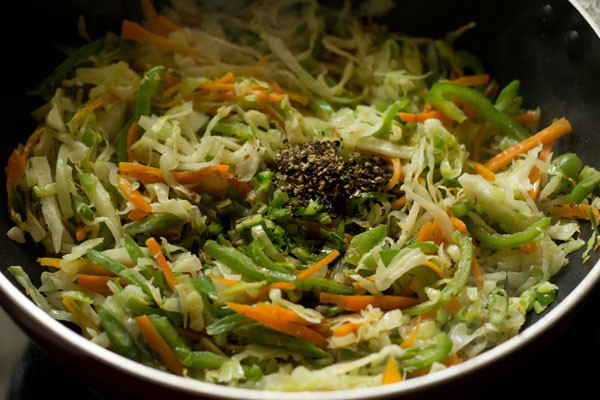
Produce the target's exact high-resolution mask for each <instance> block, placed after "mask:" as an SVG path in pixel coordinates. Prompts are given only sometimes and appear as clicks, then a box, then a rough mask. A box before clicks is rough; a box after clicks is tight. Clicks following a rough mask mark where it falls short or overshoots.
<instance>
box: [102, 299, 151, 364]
mask: <svg viewBox="0 0 600 400" xmlns="http://www.w3.org/2000/svg"><path fill="white" fill-rule="evenodd" d="M98 316H100V324H101V325H102V328H104V332H106V336H108V340H109V341H110V344H111V346H112V347H113V348H114V349H115V350H116V351H117V353H119V354H121V355H123V356H125V357H127V358H129V359H132V360H139V359H140V354H141V353H140V349H139V348H138V346H137V344H136V343H135V340H134V339H133V337H132V336H131V334H130V333H129V332H128V331H127V329H126V328H125V326H124V325H123V324H122V323H121V321H119V320H118V319H117V318H116V317H115V316H114V315H113V314H112V313H111V312H110V311H108V310H106V309H105V308H104V307H102V306H101V307H99V308H98Z"/></svg>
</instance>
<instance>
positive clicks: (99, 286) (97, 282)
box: [77, 274, 115, 296]
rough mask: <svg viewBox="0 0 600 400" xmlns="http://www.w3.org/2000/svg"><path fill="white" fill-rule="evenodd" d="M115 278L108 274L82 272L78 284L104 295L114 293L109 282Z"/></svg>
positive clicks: (78, 277)
mask: <svg viewBox="0 0 600 400" xmlns="http://www.w3.org/2000/svg"><path fill="white" fill-rule="evenodd" d="M114 279H115V278H113V277H110V276H107V275H86V274H80V275H78V276H77V285H79V286H81V287H82V288H84V289H87V290H89V291H92V292H96V293H99V294H101V295H103V296H109V295H111V294H112V291H111V290H110V288H109V287H108V285H107V284H108V282H110V281H112V280H114Z"/></svg>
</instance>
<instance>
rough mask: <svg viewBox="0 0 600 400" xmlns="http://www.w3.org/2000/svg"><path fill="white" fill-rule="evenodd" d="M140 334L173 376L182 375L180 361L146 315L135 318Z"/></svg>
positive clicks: (182, 368)
mask: <svg viewBox="0 0 600 400" xmlns="http://www.w3.org/2000/svg"><path fill="white" fill-rule="evenodd" d="M135 322H137V325H138V327H139V328H140V332H141V333H142V336H144V339H146V342H147V343H148V346H149V347H150V348H151V349H152V350H154V352H156V354H158V356H159V357H160V359H161V360H162V362H164V363H165V365H166V366H167V368H168V369H169V370H171V372H173V373H174V374H177V375H183V373H184V370H185V368H184V367H183V365H182V364H181V361H179V359H178V358H177V356H176V355H175V353H174V352H173V350H172V349H171V348H170V347H169V345H168V344H167V342H165V340H164V339H163V338H162V336H160V333H159V332H158V331H157V330H156V328H155V327H154V325H152V321H150V318H148V316H147V315H140V316H138V317H135Z"/></svg>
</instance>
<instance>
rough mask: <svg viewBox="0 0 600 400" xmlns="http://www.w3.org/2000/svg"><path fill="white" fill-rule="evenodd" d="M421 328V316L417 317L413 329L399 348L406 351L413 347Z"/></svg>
mask: <svg viewBox="0 0 600 400" xmlns="http://www.w3.org/2000/svg"><path fill="white" fill-rule="evenodd" d="M420 328H421V315H417V321H416V324H415V327H414V328H413V329H412V331H410V335H408V337H407V338H406V339H404V341H403V342H402V343H400V347H402V348H403V349H408V348H410V347H413V346H414V345H415V341H416V340H417V336H418V335H419V329H420Z"/></svg>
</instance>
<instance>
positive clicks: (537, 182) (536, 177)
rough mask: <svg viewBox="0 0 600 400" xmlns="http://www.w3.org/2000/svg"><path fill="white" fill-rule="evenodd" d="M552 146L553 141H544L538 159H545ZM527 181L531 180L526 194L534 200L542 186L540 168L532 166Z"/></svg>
mask: <svg viewBox="0 0 600 400" xmlns="http://www.w3.org/2000/svg"><path fill="white" fill-rule="evenodd" d="M553 146H554V142H550V143H545V144H544V146H543V147H542V151H540V154H539V156H538V159H539V160H540V161H546V160H547V159H548V156H550V153H551V152H552V147H553ZM529 181H530V182H531V185H532V188H531V189H530V190H529V192H528V194H529V196H530V197H531V198H532V199H533V200H535V199H537V197H538V195H539V194H540V189H541V186H542V170H541V169H539V168H538V167H536V166H534V167H533V168H532V169H531V171H530V172H529Z"/></svg>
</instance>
